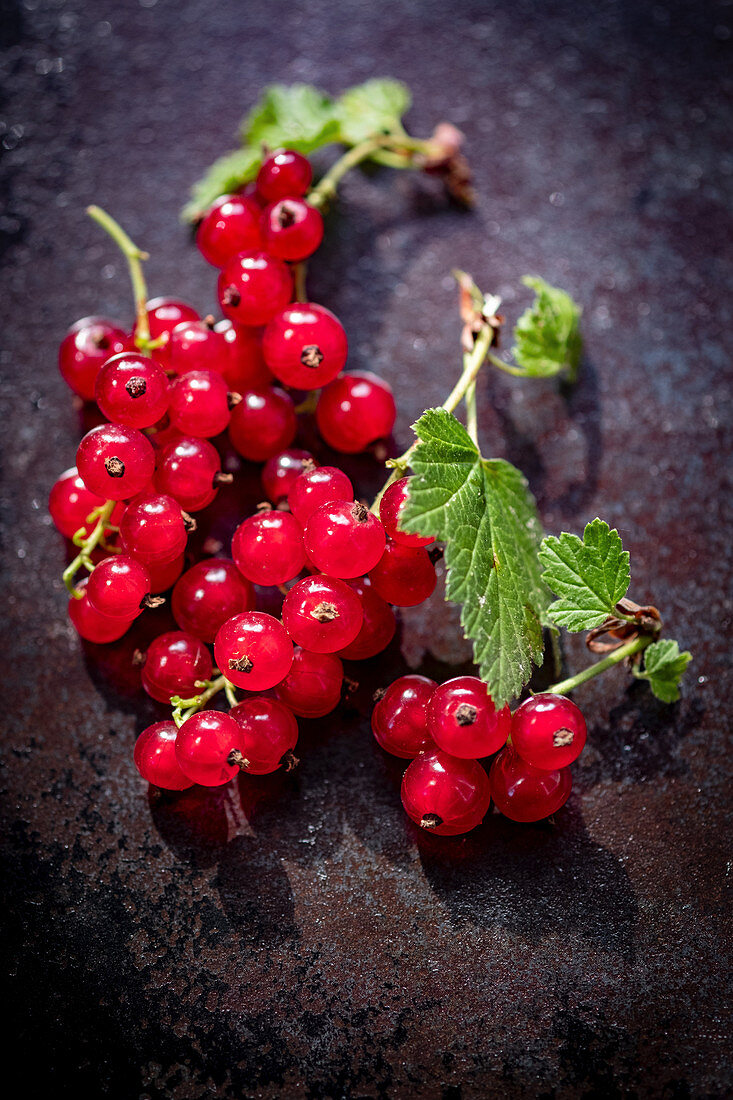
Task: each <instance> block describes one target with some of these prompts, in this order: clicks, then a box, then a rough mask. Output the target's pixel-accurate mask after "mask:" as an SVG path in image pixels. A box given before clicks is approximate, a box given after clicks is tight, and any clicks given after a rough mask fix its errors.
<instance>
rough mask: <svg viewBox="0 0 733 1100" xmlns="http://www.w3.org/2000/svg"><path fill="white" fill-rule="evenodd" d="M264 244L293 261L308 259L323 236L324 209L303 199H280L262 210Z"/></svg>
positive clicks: (280, 257)
mask: <svg viewBox="0 0 733 1100" xmlns="http://www.w3.org/2000/svg"><path fill="white" fill-rule="evenodd" d="M261 217H262V222H261V225H262V236H263V238H264V242H265V244H264V247H265V248H266V250H267V251H268V252H269V253H270V255H271V256H277V257H278V258H279V259H281V260H288V261H289V262H290V263H298V262H299V261H300V260H307V259H308V257H309V256H311V255H312V254H313V253H314V252H315V250H316V249H317V248H318V246H319V245H320V243H321V241H322V240H323V218H322V216H321V212H320V210H317V209H316V208H315V206H311V205H310V204H309V203H307V202H304V201H303V199H296V198H287V199H278V201H277V202H273V203H270V205H269V206H267V207H265V209H264V211H263V212H262V215H261Z"/></svg>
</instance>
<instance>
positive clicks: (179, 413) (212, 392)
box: [168, 370, 230, 439]
mask: <svg viewBox="0 0 733 1100" xmlns="http://www.w3.org/2000/svg"><path fill="white" fill-rule="evenodd" d="M229 403H230V398H229V390H228V387H227V384H226V382H225V381H224V379H223V378H222V376H221V375H220V374H217V372H216V371H212V370H191V371H187V372H186V373H185V374H181V375H179V376H178V378H176V380H175V382H174V383H173V385H172V386H171V389H170V409H169V411H168V415H169V417H170V422H171V424H172V425H173V427H174V428H177V429H178V431H179V432H183V434H184V435H192V436H195V437H196V438H198V439H210V438H211V437H212V436H215V435H219V433H220V432H223V431H224V429H225V428H226V427H227V425H228V423H229V415H230V413H229Z"/></svg>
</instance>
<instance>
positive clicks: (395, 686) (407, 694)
mask: <svg viewBox="0 0 733 1100" xmlns="http://www.w3.org/2000/svg"><path fill="white" fill-rule="evenodd" d="M437 686H438V685H437V684H436V683H435V680H430V679H429V678H428V677H427V676H414V675H409V676H400V677H399V678H398V679H397V680H394V681H393V682H392V683H391V684H390V685H389V687H388V688H387V690H386V692H385V693H384V695H383V696H382V698H381V699H380V700H379V702H378V703H377V704H376V705H375V707H374V710H373V711H372V732H373V733H374V736H375V737H376V739H377V741H378V742H379V744H380V745H381V746H382V748H383V749H386V750H387V752H391V753H392V754H393V755H394V756H401V757H402V759H403V760H410V759H412V758H413V757H415V756H417V755H418V753H420V752H434V751H435V750H436V748H437V746H436V745H435V744H434V742H433V739H432V737H431V736H430V734H429V733H428V731H427V726H426V709H427V705H428V703H429V702H430V698H431V696H432V694H433V692H434V691H435V689H436V687H437Z"/></svg>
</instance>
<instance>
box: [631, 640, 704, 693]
mask: <svg viewBox="0 0 733 1100" xmlns="http://www.w3.org/2000/svg"><path fill="white" fill-rule="evenodd" d="M691 660H692V654H691V653H690V652H688V651H687V650H685V652H684V653H680V647H679V646H678V645H677V642H674V641H672V639H671V638H662V639H661V641H659V642H652V644H651V645H650V646H647V648H646V649H645V650H644V669H643V671H641V672H639V671H637V670H636V669H634V670H633V671H634V675H635V676H636V677H637V679H639V680H648V681H649V686H650V688H651V689H652V691H653V692H654V694H655V695H656V697H657V699H661V701H662V702H663V703H676V702H677V700H678V699H679V697H680V689H679V683H680V680H681V678H682V676H683V674H684V671H685V669H686V668H687V666H688V664H689V663H690V661H691Z"/></svg>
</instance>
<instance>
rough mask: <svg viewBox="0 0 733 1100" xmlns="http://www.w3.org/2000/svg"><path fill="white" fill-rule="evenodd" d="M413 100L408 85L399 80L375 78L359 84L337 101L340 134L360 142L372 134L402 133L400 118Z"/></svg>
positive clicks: (348, 140) (346, 140)
mask: <svg viewBox="0 0 733 1100" xmlns="http://www.w3.org/2000/svg"><path fill="white" fill-rule="evenodd" d="M411 102H412V97H411V95H410V90H409V88H408V87H407V86H406V85H405V84H403V83H402V82H401V81H399V80H389V79H387V78H376V79H374V80H367V81H366V82H365V83H364V84H357V86H356V87H355V88H349V89H348V90H347V91H345V92H344V93H343V95H342V96H340V97H339V99H338V102H337V104H336V111H337V114H338V119H339V127H340V131H341V137H342V138H343V140H344V141H345V142H347V143H348V144H349V145H358V143H359V142H360V141H365V140H366V138H369V137H372V135H373V134H387V133H400V132H401V131H402V125H401V121H400V120H401V118H402V116H403V115H404V113H405V111H407V109H408V108H409V106H410V104H411Z"/></svg>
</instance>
